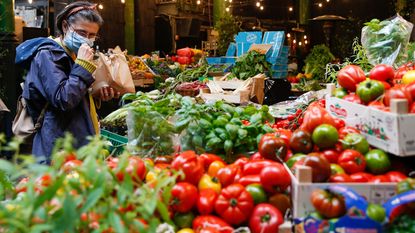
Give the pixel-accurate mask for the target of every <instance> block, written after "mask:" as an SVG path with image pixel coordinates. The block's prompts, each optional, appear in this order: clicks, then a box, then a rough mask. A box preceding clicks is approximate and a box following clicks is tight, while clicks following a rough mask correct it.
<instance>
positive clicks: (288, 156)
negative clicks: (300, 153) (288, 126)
mask: <svg viewBox="0 0 415 233" xmlns="http://www.w3.org/2000/svg"><path fill="white" fill-rule="evenodd" d="M293 156H294V153H293V151H292V150H290V149H288V150H287V155H286V156H285V160H284V162H287V161H288V160H289V159H290V158H291V157H293Z"/></svg>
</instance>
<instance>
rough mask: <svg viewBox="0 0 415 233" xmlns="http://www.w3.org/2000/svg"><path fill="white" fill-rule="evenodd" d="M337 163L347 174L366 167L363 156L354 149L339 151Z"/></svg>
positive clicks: (360, 170) (361, 170)
mask: <svg viewBox="0 0 415 233" xmlns="http://www.w3.org/2000/svg"><path fill="white" fill-rule="evenodd" d="M338 164H339V165H340V166H341V167H342V168H343V169H344V171H346V173H347V174H353V173H356V172H363V171H364V170H365V168H366V160H365V157H364V156H363V155H362V154H361V153H360V152H359V151H356V150H351V149H348V150H345V151H343V153H341V155H340V157H339V160H338Z"/></svg>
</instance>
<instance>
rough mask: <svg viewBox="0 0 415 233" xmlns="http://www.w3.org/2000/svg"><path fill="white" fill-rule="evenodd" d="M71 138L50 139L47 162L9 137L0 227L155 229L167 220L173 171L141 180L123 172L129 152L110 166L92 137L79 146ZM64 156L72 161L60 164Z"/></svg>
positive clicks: (3, 165)
mask: <svg viewBox="0 0 415 233" xmlns="http://www.w3.org/2000/svg"><path fill="white" fill-rule="evenodd" d="M72 142H73V139H72V138H71V137H66V138H65V139H59V140H58V141H57V142H56V148H55V149H54V152H53V163H52V165H51V166H46V165H40V164H36V163H35V161H34V159H33V157H32V156H24V155H20V154H19V152H18V143H17V142H15V141H13V142H12V143H11V144H10V145H9V146H8V149H11V150H13V151H15V152H16V154H15V160H19V161H20V163H12V162H9V161H6V160H0V164H1V166H0V167H1V169H0V171H1V179H6V180H7V181H8V182H2V183H0V187H1V188H0V194H1V195H0V196H1V198H2V199H1V201H2V203H1V205H0V216H1V218H0V231H1V232H68V233H71V232H136V231H140V232H156V231H157V230H156V229H157V228H158V226H159V225H160V224H161V223H170V224H172V225H173V222H172V221H171V219H170V217H169V213H168V206H169V203H170V198H171V189H172V187H173V186H174V184H175V183H176V178H177V176H178V175H179V174H177V173H176V172H173V173H171V172H167V171H161V173H156V172H155V173H154V174H155V176H156V177H155V180H157V182H156V183H151V184H146V183H144V182H141V181H139V180H137V177H135V176H133V175H131V173H129V171H128V169H129V168H128V167H127V165H128V162H129V159H130V158H131V155H129V154H127V153H124V154H122V155H121V156H120V157H119V158H118V164H117V165H116V167H114V168H113V167H111V166H110V165H109V164H110V162H111V161H110V160H108V161H106V160H105V157H106V156H107V154H106V153H105V148H106V145H105V142H104V141H102V140H101V139H99V138H98V137H96V138H94V139H92V141H91V142H90V143H89V144H88V145H86V146H84V147H82V148H80V149H79V150H75V149H74V148H73V147H72ZM70 157H75V158H76V159H77V160H76V161H77V162H76V163H75V162H71V163H72V166H68V165H65V161H66V160H67V159H68V158H70ZM147 169H150V168H149V167H147ZM130 172H131V171H130ZM120 174H121V175H123V178H122V179H120ZM22 177H25V178H23V179H22ZM5 197H7V198H5ZM131 207H133V208H131ZM145 225H146V226H145Z"/></svg>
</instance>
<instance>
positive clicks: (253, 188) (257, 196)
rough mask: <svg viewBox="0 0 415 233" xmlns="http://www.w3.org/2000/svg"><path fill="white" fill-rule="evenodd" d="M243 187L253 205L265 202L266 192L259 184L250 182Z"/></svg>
mask: <svg viewBox="0 0 415 233" xmlns="http://www.w3.org/2000/svg"><path fill="white" fill-rule="evenodd" d="M245 189H246V191H248V192H249V194H251V197H252V198H253V199H254V203H255V205H257V204H259V203H265V202H267V194H266V193H265V190H264V188H263V187H262V186H261V185H260V184H250V185H247V186H246V188H245Z"/></svg>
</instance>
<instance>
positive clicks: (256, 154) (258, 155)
mask: <svg viewBox="0 0 415 233" xmlns="http://www.w3.org/2000/svg"><path fill="white" fill-rule="evenodd" d="M249 159H250V160H264V157H262V155H261V154H260V153H259V152H256V153H255V154H253V155H252V156H251V157H250V158H249Z"/></svg>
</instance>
